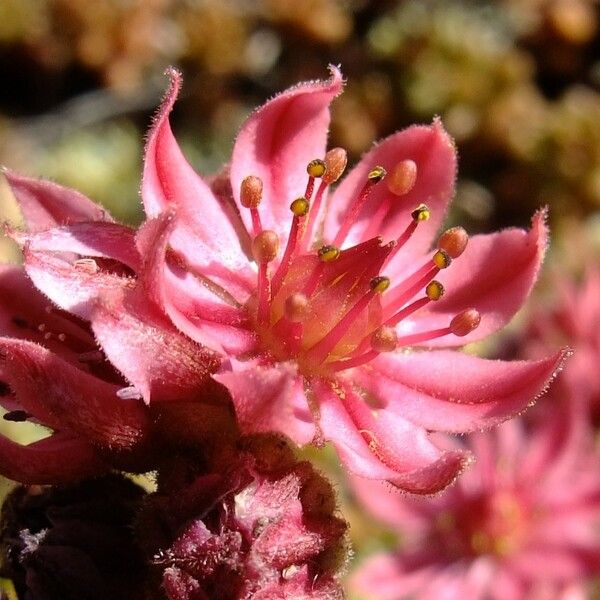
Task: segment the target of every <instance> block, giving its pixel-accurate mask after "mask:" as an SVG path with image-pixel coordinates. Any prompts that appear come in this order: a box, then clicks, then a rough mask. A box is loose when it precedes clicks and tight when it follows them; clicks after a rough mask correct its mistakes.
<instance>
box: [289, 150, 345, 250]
mask: <svg viewBox="0 0 600 600" xmlns="http://www.w3.org/2000/svg"><path fill="white" fill-rule="evenodd" d="M323 162H324V163H325V173H324V174H323V175H322V179H321V185H320V186H319V189H318V190H317V193H316V195H315V199H314V201H313V204H312V209H311V211H310V214H309V215H308V218H307V219H306V223H305V228H304V237H303V238H302V244H301V251H302V252H305V251H306V249H307V247H308V244H310V242H311V241H312V239H313V236H314V232H315V227H316V225H317V221H318V218H319V211H320V209H321V203H322V201H323V195H324V193H325V189H326V188H327V186H328V185H331V184H332V183H335V182H336V181H337V180H338V179H339V178H340V177H341V176H342V174H343V172H344V170H345V169H346V164H347V163H348V155H347V154H346V151H345V150H344V149H343V148H332V149H331V150H329V152H327V153H326V154H325V158H324V159H323ZM306 197H307V198H308V197H309V196H308V195H307V196H306Z"/></svg>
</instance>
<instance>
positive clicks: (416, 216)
mask: <svg viewBox="0 0 600 600" xmlns="http://www.w3.org/2000/svg"><path fill="white" fill-rule="evenodd" d="M410 216H411V217H412V218H413V220H414V221H428V220H429V217H430V216H431V211H430V210H429V207H428V206H427V205H426V204H419V206H417V208H415V210H413V211H412V212H411V213H410Z"/></svg>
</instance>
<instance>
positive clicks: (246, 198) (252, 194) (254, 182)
mask: <svg viewBox="0 0 600 600" xmlns="http://www.w3.org/2000/svg"><path fill="white" fill-rule="evenodd" d="M262 192H263V182H262V179H260V177H256V176H254V175H248V177H246V178H245V179H243V180H242V183H241V185H240V203H241V205H242V206H243V207H245V208H256V207H257V206H258V205H259V204H260V201H261V200H262Z"/></svg>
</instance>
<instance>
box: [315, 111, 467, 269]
mask: <svg viewBox="0 0 600 600" xmlns="http://www.w3.org/2000/svg"><path fill="white" fill-rule="evenodd" d="M407 159H410V160H412V161H414V162H415V163H416V165H417V179H416V182H415V185H414V187H413V188H412V190H411V191H409V192H408V193H407V194H405V195H403V196H394V195H393V194H392V193H391V192H390V191H389V189H388V187H387V185H386V182H385V180H384V181H383V183H380V184H378V185H377V186H375V187H374V188H373V190H372V191H371V195H370V198H369V200H368V203H367V205H366V206H365V210H364V211H363V212H362V213H361V214H360V215H359V217H358V219H357V221H356V223H355V224H354V225H353V226H352V228H351V229H350V233H349V234H348V237H347V239H346V243H345V246H348V245H350V244H355V243H357V242H360V241H364V239H365V234H366V233H367V231H368V229H369V225H370V224H371V220H372V218H373V216H374V214H375V213H376V211H377V208H378V207H379V206H380V205H381V203H382V202H386V200H391V202H389V210H388V211H387V214H385V215H383V219H382V222H381V225H380V228H379V230H378V231H376V232H374V233H373V235H381V236H383V238H384V240H385V241H386V242H387V241H390V240H393V239H396V238H397V237H398V236H399V235H400V234H401V233H402V232H403V231H404V230H405V229H406V227H407V226H408V225H409V223H410V222H411V212H412V211H413V210H414V209H415V208H416V207H417V206H418V205H419V204H421V203H425V204H426V205H427V206H428V207H429V209H430V211H431V218H430V219H429V220H428V221H426V222H422V223H419V226H418V228H417V230H416V232H415V233H414V234H413V235H412V236H411V238H410V240H409V241H408V242H407V243H406V245H405V246H403V248H402V250H401V251H400V252H399V253H398V254H397V255H396V257H395V258H394V260H393V261H392V263H391V264H390V265H389V266H388V267H387V268H386V273H388V272H389V275H390V277H395V276H396V274H397V273H403V272H406V269H407V268H414V262H415V258H416V257H420V256H421V255H422V254H423V253H425V252H426V251H427V250H428V249H429V248H430V247H431V245H432V242H433V239H434V235H435V233H436V232H437V230H438V229H439V227H440V225H441V223H442V221H443V220H444V217H445V215H446V209H447V207H448V204H449V203H450V200H451V199H452V196H453V194H454V182H455V179H456V165H457V159H456V148H455V147H454V142H453V141H452V138H450V136H449V135H448V134H447V133H446V131H445V130H444V128H443V126H442V124H441V122H440V121H439V120H437V119H436V120H435V121H434V122H433V124H432V125H414V126H412V127H409V128H408V129H404V130H403V131H399V132H397V133H395V134H393V135H391V136H390V137H388V138H386V139H385V140H383V141H381V142H380V143H378V144H377V145H376V146H375V147H374V148H373V149H372V150H371V151H370V152H368V153H367V154H366V155H365V156H364V157H363V158H362V159H361V161H360V162H359V163H358V164H357V165H356V166H355V167H354V168H353V169H352V171H351V172H350V173H349V174H348V176H347V177H345V178H344V180H343V182H342V183H341V185H340V186H339V187H338V188H337V189H336V190H335V192H334V193H333V195H332V197H331V201H330V203H329V207H330V210H329V212H328V214H327V217H326V220H325V238H326V240H327V241H331V240H332V239H333V238H334V237H335V234H336V232H337V230H338V228H339V224H340V222H341V220H342V219H343V217H344V215H345V213H346V211H347V210H348V209H349V207H350V205H351V203H352V201H353V200H354V199H355V198H357V197H358V195H359V193H360V190H361V189H362V187H363V185H364V184H365V182H366V181H367V174H368V173H369V171H370V170H371V169H373V167H375V166H378V165H380V166H382V167H384V168H385V169H386V170H387V171H388V173H391V172H392V171H393V169H394V167H395V165H396V164H397V163H398V162H399V161H401V160H407ZM368 237H372V235H370V234H369V235H368Z"/></svg>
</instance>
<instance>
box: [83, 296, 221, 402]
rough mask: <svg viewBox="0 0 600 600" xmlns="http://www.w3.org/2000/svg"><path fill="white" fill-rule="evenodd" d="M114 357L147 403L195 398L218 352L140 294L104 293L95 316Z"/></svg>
mask: <svg viewBox="0 0 600 600" xmlns="http://www.w3.org/2000/svg"><path fill="white" fill-rule="evenodd" d="M91 325H92V330H93V332H94V334H95V335H96V338H97V340H98V342H99V343H100V345H101V346H102V349H103V350H104V352H105V354H106V356H107V358H108V359H109V360H110V362H111V363H112V364H113V365H114V366H115V367H116V368H117V369H118V370H119V371H120V372H121V373H122V374H123V375H124V376H125V378H126V379H127V380H128V381H130V382H131V384H132V385H133V387H134V388H135V390H137V391H138V392H139V394H140V395H141V397H142V398H143V399H144V401H145V402H146V403H149V402H150V400H151V399H152V400H154V401H163V400H184V399H189V398H194V397H196V396H197V395H198V394H199V393H200V392H201V391H202V389H203V388H204V386H205V384H206V383H207V381H208V379H209V376H210V373H211V372H213V371H215V370H216V368H217V367H218V365H219V360H218V358H217V357H216V356H215V354H214V353H213V352H211V351H209V350H207V349H206V348H203V347H201V346H199V345H198V344H196V343H195V342H193V341H192V340H190V339H189V338H187V337H186V336H184V335H182V334H181V333H180V332H179V331H177V330H176V329H175V328H174V327H173V325H171V323H170V322H169V321H167V320H166V319H165V318H164V317H163V316H162V315H161V314H160V313H159V312H158V311H157V310H156V309H154V308H153V307H152V306H151V305H149V304H148V302H147V300H146V299H145V298H144V297H143V296H141V295H140V294H139V293H137V290H136V291H134V292H129V293H125V294H122V295H120V294H112V295H109V296H106V297H103V298H102V297H101V298H100V299H99V300H98V302H97V303H96V304H95V306H94V310H93V314H92V315H91Z"/></svg>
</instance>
